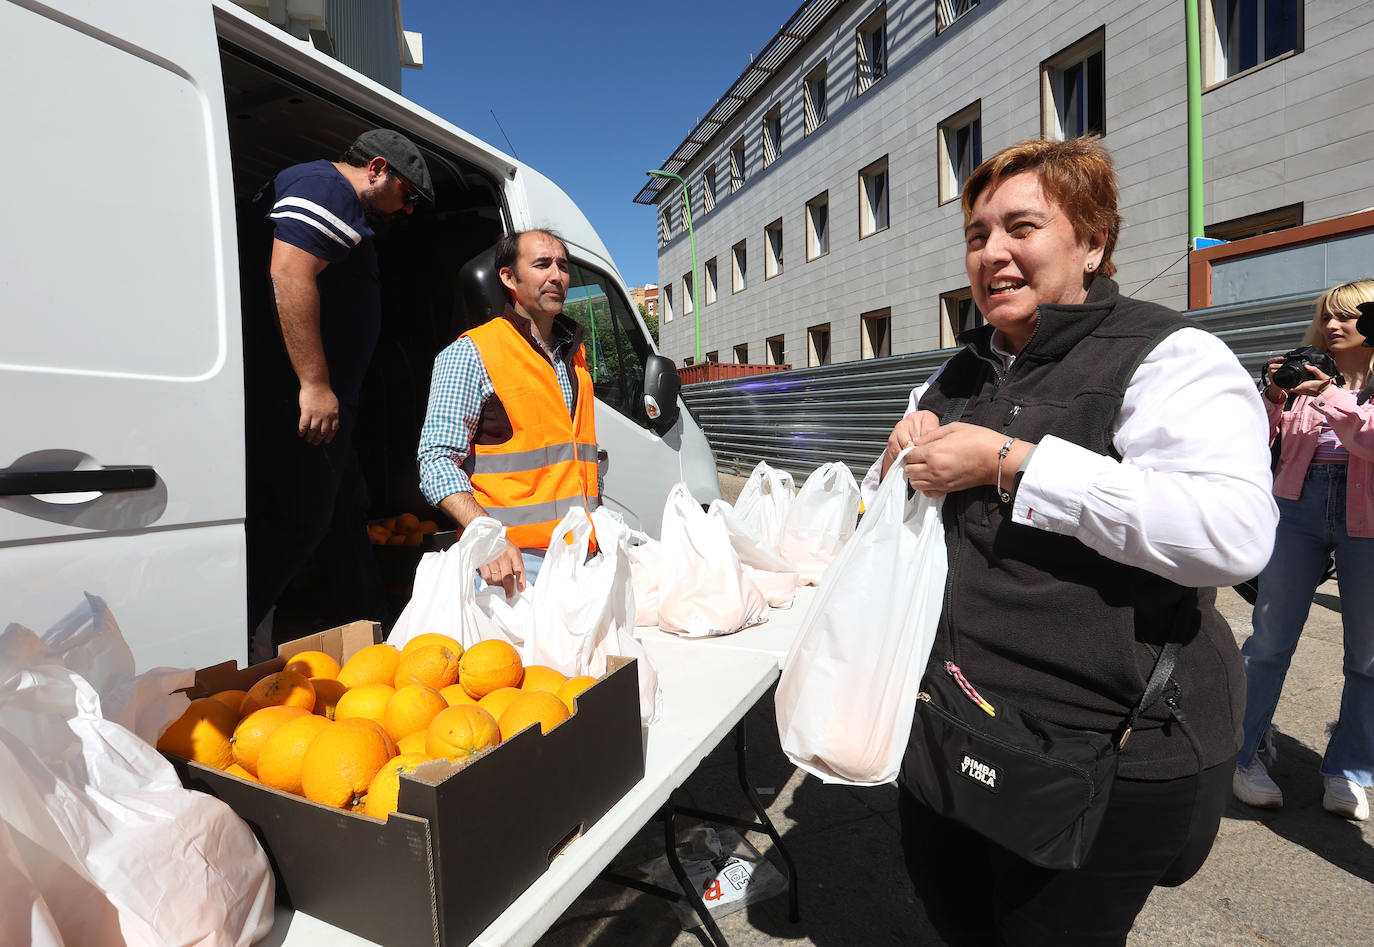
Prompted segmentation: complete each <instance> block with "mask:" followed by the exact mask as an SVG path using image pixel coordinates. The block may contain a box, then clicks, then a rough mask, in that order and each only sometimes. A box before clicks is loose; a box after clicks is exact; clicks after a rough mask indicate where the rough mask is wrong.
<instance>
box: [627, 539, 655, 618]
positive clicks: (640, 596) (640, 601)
mask: <svg viewBox="0 0 1374 947" xmlns="http://www.w3.org/2000/svg"><path fill="white" fill-rule="evenodd" d="M626 555H627V556H629V558H630V579H631V581H632V582H633V583H634V590H635V624H636V625H657V624H658V572H659V562H660V560H661V559H662V555H663V554H662V552H661V551H660V546H659V542H658V540H657V539H654V538H653V537H652V536H650V535H649V534H648V533H641V532H639V531H638V530H631V531H630V533H629V547H628V549H627V550H626Z"/></svg>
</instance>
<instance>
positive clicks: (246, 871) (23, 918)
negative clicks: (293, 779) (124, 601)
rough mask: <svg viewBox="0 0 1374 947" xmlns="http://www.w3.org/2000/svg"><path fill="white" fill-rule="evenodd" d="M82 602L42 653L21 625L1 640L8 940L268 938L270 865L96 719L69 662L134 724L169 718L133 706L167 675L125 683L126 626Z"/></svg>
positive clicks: (130, 741) (123, 733)
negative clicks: (148, 685) (151, 683)
mask: <svg viewBox="0 0 1374 947" xmlns="http://www.w3.org/2000/svg"><path fill="white" fill-rule="evenodd" d="M87 599H88V601H87V602H86V603H85V604H83V605H82V606H81V607H80V608H79V609H78V610H77V611H76V612H73V614H72V615H69V616H67V618H65V619H63V621H62V622H61V623H59V625H58V627H57V628H56V629H54V634H53V636H52V638H50V639H49V640H48V641H47V642H46V643H45V642H44V641H43V640H40V639H39V638H38V636H36V635H35V634H34V633H33V632H31V631H29V630H28V629H27V628H23V627H21V626H19V625H10V626H9V627H8V628H7V629H5V631H4V633H3V634H0V867H3V874H0V917H3V919H4V924H3V933H0V938H3V937H5V936H15V935H18V936H19V937H20V942H24V943H27V942H30V941H31V942H32V943H35V944H44V945H48V944H70V945H73V947H74V945H78V944H129V945H149V947H154V945H156V947H162V945H165V944H208V945H234V947H238V945H243V947H246V945H248V944H251V943H253V942H254V941H256V940H258V939H259V938H261V937H263V936H265V935H266V933H267V932H268V930H270V929H271V926H272V919H273V891H274V888H273V881H272V870H271V867H270V865H269V864H268V861H267V856H266V855H265V854H264V853H263V851H262V848H261V847H260V846H259V845H258V842H257V839H256V838H255V837H254V836H253V832H252V830H251V829H249V827H248V826H247V825H246V824H245V823H244V822H243V820H241V819H240V818H239V817H238V816H237V815H235V814H234V812H233V810H231V809H230V808H229V807H228V806H226V805H225V804H224V803H222V802H220V801H219V800H218V799H215V798H213V797H211V796H207V795H204V794H203V793H197V792H190V791H188V790H186V789H183V788H182V786H181V783H180V782H179V781H178V780H177V776H176V772H175V771H174V770H173V769H172V766H171V764H170V763H168V762H167V760H165V759H164V758H163V757H162V755H161V754H159V753H158V752H157V750H155V749H154V748H153V747H152V745H151V744H150V743H149V742H147V741H145V740H143V739H141V738H140V737H139V736H138V735H136V734H135V733H134V732H132V731H131V730H129V729H127V728H126V727H124V726H122V725H120V724H118V723H115V722H114V721H111V720H107V719H105V718H103V717H102V716H101V706H102V699H103V697H104V694H102V693H101V692H99V691H98V690H97V688H96V687H94V686H93V685H92V683H91V682H90V681H88V680H87V679H86V678H85V677H83V676H82V674H80V673H77V672H76V671H75V670H73V669H72V667H69V666H67V663H68V661H70V664H71V665H73V666H79V667H82V668H83V669H84V670H85V671H86V672H89V673H90V674H91V675H92V676H93V677H94V678H95V679H97V680H100V681H102V682H103V685H104V686H105V687H106V692H107V693H109V694H110V695H111V696H112V699H113V702H122V711H123V713H124V714H125V715H126V716H131V717H132V719H135V720H139V719H142V720H148V719H152V717H153V716H155V715H157V714H159V713H161V712H162V710H165V709H168V707H167V704H166V703H163V702H161V700H160V701H159V704H160V706H161V708H162V710H159V709H154V710H152V711H148V712H146V713H145V712H144V711H145V709H146V708H142V707H140V706H139V701H138V699H137V695H138V694H140V693H142V692H143V691H144V687H143V686H142V685H143V684H146V681H147V680H158V681H166V680H167V679H168V674H167V672H166V671H165V669H163V670H160V671H159V672H157V673H156V674H155V676H154V677H153V678H148V679H146V680H145V681H143V682H140V681H139V679H137V678H127V677H125V676H124V669H123V667H122V666H121V665H122V655H123V654H124V653H126V652H127V646H126V645H125V644H124V641H123V638H122V636H121V635H120V634H119V630H118V626H117V625H115V624H114V621H113V619H112V618H111V617H110V616H109V613H108V610H107V609H106V608H105V603H104V602H103V601H101V600H100V599H98V598H95V597H93V596H88V597H87ZM64 648H67V649H69V650H66V651H65V652H64V650H63V649H64ZM181 673H182V675H183V676H184V678H185V680H184V683H190V680H191V677H192V672H190V671H185V672H181ZM165 697H166V694H161V695H159V698H165ZM178 700H179V701H180V707H181V709H184V707H185V706H186V704H187V700H186V698H185V696H182V695H178ZM179 712H180V710H179V709H178V713H179ZM156 738H157V734H156V733H154V734H153V739H156Z"/></svg>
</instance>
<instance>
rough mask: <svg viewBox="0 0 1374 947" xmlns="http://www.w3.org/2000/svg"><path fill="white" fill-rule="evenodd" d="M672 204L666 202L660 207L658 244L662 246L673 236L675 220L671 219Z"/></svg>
mask: <svg viewBox="0 0 1374 947" xmlns="http://www.w3.org/2000/svg"><path fill="white" fill-rule="evenodd" d="M670 206H671V205H669V204H664V205H663V206H661V207H660V208H659V209H658V245H659V246H660V247H661V246H663V245H664V244H665V243H667V242H668V241H669V240H671V239H672V236H673V222H672V220H670V219H669V217H670V213H671V212H670V211H669V207H670Z"/></svg>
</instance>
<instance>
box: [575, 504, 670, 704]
mask: <svg viewBox="0 0 1374 947" xmlns="http://www.w3.org/2000/svg"><path fill="white" fill-rule="evenodd" d="M592 525H593V526H595V527H596V537H597V545H598V546H599V547H600V549H601V553H600V555H601V556H603V557H605V558H606V559H608V560H610V559H615V560H618V561H619V562H622V563H623V562H629V559H630V557H629V550H630V538H631V535H632V532H633V531H631V530H630V529H629V528H628V527H627V526H626V525H625V521H624V520H622V519H621V518H620V517H619V515H617V514H615V513H612V512H611V511H609V510H607V509H605V508H604V507H603V508H601V509H597V510H593V511H592ZM634 535H639V536H644V534H643V533H634ZM644 538H646V539H647V538H648V537H647V536H645V537H644ZM615 574H616V587H615V590H614V591H613V592H612V594H613V596H614V597H615V600H616V602H617V620H616V621H615V622H614V623H612V625H611V626H610V628H609V629H608V630H607V633H606V634H604V635H602V636H601V638H600V640H599V641H597V643H596V648H595V649H593V651H592V663H591V666H590V667H589V668H587V670H585V671H584V672H583V673H584V674H590V675H591V676H592V677H600V676H601V675H603V674H605V673H606V661H607V659H608V658H610V657H611V656H613V655H614V656H618V657H622V658H634V659H635V667H636V669H637V673H638V675H639V721H640V723H641V724H642V725H643V726H646V727H647V726H649V725H651V724H653V723H655V722H657V721H658V716H659V711H660V710H661V709H662V706H663V691H662V689H661V688H660V687H659V686H658V670H657V669H656V668H655V667H654V663H653V662H652V661H651V660H649V652H648V651H646V650H645V649H644V645H643V644H642V643H641V642H640V640H639V639H638V638H636V637H635V636H634V627H633V620H634V616H635V614H636V613H637V611H638V609H637V607H636V604H635V598H634V589H633V586H632V585H629V586H627V584H626V583H625V581H624V578H623V577H622V570H621V568H620V565H619V564H617V565H616V566H615ZM622 612H623V614H625V615H628V616H630V621H626V620H623V619H621V618H620V617H619V616H620V615H621V614H622Z"/></svg>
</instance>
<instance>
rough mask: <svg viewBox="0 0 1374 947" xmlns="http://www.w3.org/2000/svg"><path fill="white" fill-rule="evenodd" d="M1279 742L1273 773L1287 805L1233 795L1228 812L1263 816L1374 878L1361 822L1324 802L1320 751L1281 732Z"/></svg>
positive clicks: (1314, 849)
mask: <svg viewBox="0 0 1374 947" xmlns="http://www.w3.org/2000/svg"><path fill="white" fill-rule="evenodd" d="M1275 743H1276V745H1277V747H1278V761H1277V762H1276V763H1275V764H1274V765H1273V766H1271V767H1270V768H1269V774H1270V775H1271V776H1272V777H1273V778H1274V781H1275V782H1276V783H1278V784H1279V788H1280V789H1282V790H1283V795H1284V801H1285V807H1284V808H1283V809H1274V810H1264V809H1253V808H1251V807H1249V806H1247V805H1244V804H1242V803H1240V802H1237V801H1235V800H1234V799H1233V800H1231V804H1230V807H1229V809H1228V811H1227V815H1228V816H1229V817H1230V818H1233V819H1248V820H1254V821H1259V822H1260V823H1261V824H1263V825H1264V827H1265V828H1267V829H1268V830H1269V831H1270V832H1273V833H1274V834H1275V835H1277V836H1279V837H1280V838H1282V839H1285V840H1286V841H1289V842H1292V843H1293V844H1294V845H1299V846H1301V847H1303V848H1305V849H1307V850H1308V851H1309V852H1311V853H1312V854H1313V855H1316V856H1317V857H1318V858H1322V859H1324V860H1326V861H1327V862H1329V863H1330V864H1332V865H1333V866H1335V867H1336V868H1339V869H1340V870H1341V871H1344V872H1348V873H1349V874H1351V875H1354V876H1355V877H1357V878H1360V879H1362V880H1364V881H1366V882H1370V883H1374V849H1371V848H1370V847H1369V845H1368V844H1366V843H1365V841H1364V837H1363V834H1362V832H1361V829H1360V826H1359V824H1358V823H1354V822H1350V821H1348V820H1346V819H1343V818H1341V817H1339V816H1335V815H1332V814H1331V813H1329V812H1327V811H1326V810H1325V809H1323V808H1322V805H1321V799H1322V793H1323V787H1322V780H1321V774H1320V772H1319V770H1320V768H1321V762H1322V757H1321V754H1320V753H1317V752H1316V751H1315V750H1313V749H1311V748H1310V747H1307V746H1305V745H1304V744H1302V743H1299V742H1298V741H1297V740H1295V739H1293V738H1292V737H1290V736H1288V735H1287V734H1285V733H1281V732H1280V733H1279V734H1278V735H1277V738H1276V740H1275Z"/></svg>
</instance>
